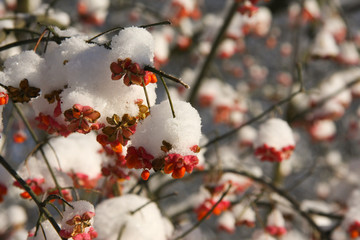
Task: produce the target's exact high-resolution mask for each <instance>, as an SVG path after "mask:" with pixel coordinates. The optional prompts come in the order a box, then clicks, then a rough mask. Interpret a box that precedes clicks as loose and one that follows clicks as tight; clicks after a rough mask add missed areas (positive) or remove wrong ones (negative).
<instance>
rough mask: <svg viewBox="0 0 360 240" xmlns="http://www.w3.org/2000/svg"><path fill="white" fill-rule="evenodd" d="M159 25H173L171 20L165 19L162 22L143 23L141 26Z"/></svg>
mask: <svg viewBox="0 0 360 240" xmlns="http://www.w3.org/2000/svg"><path fill="white" fill-rule="evenodd" d="M159 25H171V22H170V21H169V20H165V21H162V22H157V23H151V24H146V25H141V26H139V27H140V28H149V27H154V26H159Z"/></svg>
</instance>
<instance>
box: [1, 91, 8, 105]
mask: <svg viewBox="0 0 360 240" xmlns="http://www.w3.org/2000/svg"><path fill="white" fill-rule="evenodd" d="M8 102H9V96H8V95H7V94H6V93H4V92H0V105H5V104H7V103H8Z"/></svg>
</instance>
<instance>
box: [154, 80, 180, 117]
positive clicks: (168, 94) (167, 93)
mask: <svg viewBox="0 0 360 240" xmlns="http://www.w3.org/2000/svg"><path fill="white" fill-rule="evenodd" d="M158 76H159V77H160V79H161V82H162V84H163V85H164V88H165V92H166V95H167V96H168V99H169V103H170V108H171V112H172V115H173V118H175V117H176V116H175V110H174V106H173V103H172V100H171V96H170V93H169V89H168V87H167V85H166V82H165V80H164V78H163V77H162V76H161V75H160V74H159V75H158Z"/></svg>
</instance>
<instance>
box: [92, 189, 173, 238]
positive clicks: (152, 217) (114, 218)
mask: <svg viewBox="0 0 360 240" xmlns="http://www.w3.org/2000/svg"><path fill="white" fill-rule="evenodd" d="M149 201H150V199H147V198H144V197H141V196H138V195H132V194H131V195H123V196H121V197H115V198H111V199H107V200H105V201H103V202H101V203H100V204H99V205H98V206H97V207H96V209H95V211H96V215H95V223H94V227H95V229H96V231H97V232H98V237H97V239H99V240H105V239H106V240H116V239H118V235H119V233H120V231H121V234H122V235H121V238H122V239H129V240H165V239H167V238H166V232H165V226H164V224H161V223H162V222H163V219H162V216H161V214H160V211H159V209H158V207H157V206H156V204H155V203H150V204H148V205H146V206H145V207H143V208H141V209H140V210H138V211H136V212H135V213H133V214H132V213H131V212H132V211H134V210H136V209H138V208H139V207H141V206H143V205H144V204H146V203H147V202H149Z"/></svg>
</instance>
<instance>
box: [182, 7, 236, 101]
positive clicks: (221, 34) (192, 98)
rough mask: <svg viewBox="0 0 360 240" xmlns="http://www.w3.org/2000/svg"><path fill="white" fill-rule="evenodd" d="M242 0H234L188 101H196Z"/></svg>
mask: <svg viewBox="0 0 360 240" xmlns="http://www.w3.org/2000/svg"><path fill="white" fill-rule="evenodd" d="M240 2H242V1H234V3H233V4H232V6H231V8H230V10H229V12H228V14H227V16H226V19H225V21H224V23H223V25H222V26H221V28H220V30H219V32H218V34H217V36H216V38H215V41H214V43H213V44H212V46H211V50H210V53H209V55H208V56H207V57H206V59H205V62H204V65H203V66H202V67H201V70H200V72H199V75H198V76H197V78H196V80H195V84H194V86H193V88H192V90H191V92H190V95H189V99H188V101H189V102H190V103H194V101H195V97H196V95H197V92H198V91H199V89H200V86H201V84H202V82H203V80H204V79H205V78H204V77H205V74H206V71H208V68H209V66H210V63H211V62H212V61H213V59H214V58H215V54H216V51H217V49H218V47H219V45H220V43H221V41H222V39H223V37H224V35H225V33H226V30H227V28H228V27H229V25H230V23H231V20H232V19H233V17H234V16H235V14H236V12H237V9H238V7H239V6H240Z"/></svg>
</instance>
